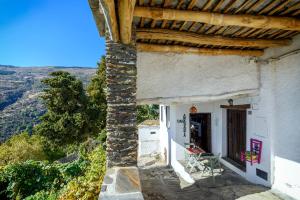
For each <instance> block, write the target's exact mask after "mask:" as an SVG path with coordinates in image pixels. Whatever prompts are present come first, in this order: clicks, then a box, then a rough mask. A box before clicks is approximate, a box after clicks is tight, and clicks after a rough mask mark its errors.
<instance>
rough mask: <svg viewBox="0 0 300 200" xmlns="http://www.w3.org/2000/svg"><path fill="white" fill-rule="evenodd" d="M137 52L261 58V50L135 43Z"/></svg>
mask: <svg viewBox="0 0 300 200" xmlns="http://www.w3.org/2000/svg"><path fill="white" fill-rule="evenodd" d="M137 50H138V51H141V52H164V53H189V54H200V55H214V56H217V55H238V56H262V55H263V50H236V49H211V48H195V47H187V46H180V45H158V44H145V43H137Z"/></svg>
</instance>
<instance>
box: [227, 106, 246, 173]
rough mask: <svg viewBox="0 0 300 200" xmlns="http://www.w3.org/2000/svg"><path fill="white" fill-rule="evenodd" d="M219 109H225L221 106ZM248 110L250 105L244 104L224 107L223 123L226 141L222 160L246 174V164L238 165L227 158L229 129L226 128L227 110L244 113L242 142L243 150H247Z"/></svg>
mask: <svg viewBox="0 0 300 200" xmlns="http://www.w3.org/2000/svg"><path fill="white" fill-rule="evenodd" d="M221 108H225V107H223V106H221ZM248 108H250V104H245V105H236V106H232V107H229V106H228V107H227V106H226V109H225V110H226V114H225V116H226V120H225V121H224V124H225V130H226V135H225V138H224V139H226V147H225V149H226V155H225V157H224V158H223V159H224V160H226V161H227V162H228V163H230V164H232V165H233V166H235V167H236V168H238V169H239V170H241V171H243V172H246V170H247V163H244V164H243V165H241V164H239V163H238V162H236V161H234V160H233V159H231V158H229V157H228V153H229V133H228V132H229V131H228V129H229V127H228V123H229V119H228V110H236V111H244V112H245V136H244V142H245V150H246V149H247V109H248Z"/></svg>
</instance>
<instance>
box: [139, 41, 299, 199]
mask: <svg viewBox="0 0 300 200" xmlns="http://www.w3.org/2000/svg"><path fill="white" fill-rule="evenodd" d="M297 49H298V50H299V49H300V36H298V37H296V38H294V41H293V44H292V45H291V46H289V47H286V48H278V49H269V50H267V51H266V53H265V55H264V56H263V57H262V58H260V60H262V62H258V63H254V62H248V61H247V59H249V58H238V57H234V56H228V57H208V56H195V55H181V56H178V55H174V54H151V53H139V54H138V90H137V96H138V101H139V102H143V101H145V100H146V102H147V100H149V99H150V100H153V101H154V102H155V103H160V102H163V103H167V104H169V105H171V113H172V116H171V118H172V120H171V127H170V128H169V129H167V128H166V127H165V126H161V130H162V131H164V132H165V133H166V134H165V135H164V136H168V137H169V139H167V138H166V137H163V141H164V142H163V145H164V148H165V147H166V145H168V146H169V147H168V149H169V150H168V151H171V153H170V155H171V164H172V166H173V167H174V168H175V170H176V171H178V172H182V168H181V167H180V164H179V162H178V160H181V159H183V158H184V151H183V149H184V142H188V140H189V139H188V137H189V127H188V124H189V121H188V120H189V119H188V110H189V107H190V106H191V105H192V104H196V105H197V106H198V107H199V111H200V112H211V113H212V151H213V153H219V152H221V153H222V155H223V156H225V155H226V149H227V148H226V134H227V133H226V111H225V110H223V109H220V107H219V106H220V104H227V99H228V98H234V99H235V100H234V101H235V103H236V104H244V103H250V104H251V105H252V108H251V109H250V110H251V111H252V113H251V114H248V115H247V148H248V149H249V140H250V138H256V139H259V140H262V141H263V154H262V160H261V163H260V164H259V165H258V164H254V165H253V166H250V164H249V163H248V164H247V172H246V173H243V172H240V171H238V170H237V169H234V168H232V169H234V170H235V171H237V172H238V173H239V174H241V175H242V176H244V177H245V178H247V179H248V180H250V181H252V182H255V183H260V184H263V185H266V186H271V185H272V187H273V188H274V189H277V190H280V191H281V192H284V193H286V194H288V195H290V196H292V197H294V198H296V199H299V198H300V125H299V122H300V54H296V53H295V54H291V55H286V56H284V57H282V58H281V59H280V60H276V59H275V60H274V61H271V62H269V63H266V62H265V61H266V60H268V58H271V57H273V58H276V57H278V56H280V55H284V54H287V53H289V52H292V51H296V50H297ZM268 61H270V60H268ZM240 94H244V95H240ZM246 94H247V95H246ZM195 97H196V98H195ZM203 102H206V103H203ZM183 114H186V115H187V137H183V132H182V124H178V123H177V119H181V118H182V115H183ZM256 168H258V169H261V170H263V171H266V172H267V173H268V181H265V180H263V179H261V178H259V177H257V176H256ZM182 173H184V172H182Z"/></svg>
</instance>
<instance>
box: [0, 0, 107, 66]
mask: <svg viewBox="0 0 300 200" xmlns="http://www.w3.org/2000/svg"><path fill="white" fill-rule="evenodd" d="M104 54H105V46H104V39H103V38H100V36H99V34H98V31H97V28H96V25H95V23H94V20H93V16H92V12H91V10H90V8H89V5H88V0H17V1H12V0H0V64H5V65H16V66H82V67H95V66H96V63H97V61H98V60H99V59H100V57H101V56H102V55H104Z"/></svg>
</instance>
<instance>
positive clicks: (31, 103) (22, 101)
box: [0, 65, 96, 142]
mask: <svg viewBox="0 0 300 200" xmlns="http://www.w3.org/2000/svg"><path fill="white" fill-rule="evenodd" d="M58 70H64V71H68V72H70V73H71V74H73V75H75V76H76V77H78V78H79V79H81V80H82V81H83V83H84V85H87V84H88V82H89V80H90V78H91V76H92V75H94V74H95V72H96V68H81V67H67V68H66V67H15V66H4V65H0V142H1V141H3V140H5V139H7V138H8V137H10V136H11V135H12V134H15V133H18V132H20V131H22V130H26V129H27V130H29V131H31V129H32V127H33V126H34V125H35V124H36V123H38V118H39V116H41V115H42V114H43V113H45V111H46V109H45V108H44V106H43V104H42V102H41V100H40V99H39V94H40V93H41V92H42V90H43V87H44V86H43V85H42V84H41V80H42V79H43V78H46V77H47V76H48V74H49V73H50V72H53V71H58Z"/></svg>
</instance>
